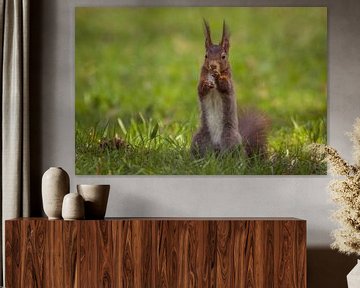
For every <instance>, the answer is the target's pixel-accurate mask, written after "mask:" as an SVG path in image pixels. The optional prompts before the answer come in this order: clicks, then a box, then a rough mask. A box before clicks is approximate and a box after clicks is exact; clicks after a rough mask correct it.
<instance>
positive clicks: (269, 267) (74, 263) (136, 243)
mask: <svg viewBox="0 0 360 288" xmlns="http://www.w3.org/2000/svg"><path fill="white" fill-rule="evenodd" d="M5 238H6V239H5V244H6V253H5V254H6V268H5V269H6V273H5V275H6V276H5V277H6V287H7V288H11V287H16V288H19V287H26V288H29V287H46V288H51V287H52V288H57V287H59V288H63V287H85V288H92V287H94V288H99V287H134V288H142V287H156V288H158V287H170V288H175V287H181V288H184V287H226V288H230V287H236V288H238V287H240V288H251V287H254V288H262V287H266V288H267V287H274V288H280V287H284V288H299V287H306V221H304V220H299V219H295V218H115V219H106V220H81V221H63V220H50V221H49V220H47V219H45V218H21V219H14V220H8V221H6V223H5Z"/></svg>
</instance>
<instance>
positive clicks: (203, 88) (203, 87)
mask: <svg viewBox="0 0 360 288" xmlns="http://www.w3.org/2000/svg"><path fill="white" fill-rule="evenodd" d="M213 88H215V83H214V82H212V81H207V80H204V81H202V82H201V83H200V85H199V96H200V97H204V96H205V95H206V94H207V93H209V91H210V90H211V89H213Z"/></svg>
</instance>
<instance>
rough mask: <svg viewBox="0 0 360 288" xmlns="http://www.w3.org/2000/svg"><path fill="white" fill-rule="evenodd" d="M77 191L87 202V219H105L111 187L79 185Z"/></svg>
mask: <svg viewBox="0 0 360 288" xmlns="http://www.w3.org/2000/svg"><path fill="white" fill-rule="evenodd" d="M77 191H78V192H79V194H80V195H81V196H82V197H83V199H84V201H85V219H104V217H105V213H106V206H107V202H108V198H109V192H110V185H97V184H96V185H92V184H90V185H89V184H81V185H77Z"/></svg>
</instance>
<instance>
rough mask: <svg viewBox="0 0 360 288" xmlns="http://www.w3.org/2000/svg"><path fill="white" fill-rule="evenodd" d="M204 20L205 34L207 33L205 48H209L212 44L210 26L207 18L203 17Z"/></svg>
mask: <svg viewBox="0 0 360 288" xmlns="http://www.w3.org/2000/svg"><path fill="white" fill-rule="evenodd" d="M203 21H204V34H205V48H206V49H207V48H209V47H210V46H211V45H212V41H211V33H210V26H209V23H208V22H207V21H206V20H205V19H203Z"/></svg>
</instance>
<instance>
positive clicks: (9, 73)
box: [0, 0, 30, 283]
mask: <svg viewBox="0 0 360 288" xmlns="http://www.w3.org/2000/svg"><path fill="white" fill-rule="evenodd" d="M0 3H1V4H0V5H1V6H0V9H1V11H0V14H1V15H0V29H1V35H0V40H1V43H0V44H1V45H0V52H1V55H0V60H1V65H2V67H1V72H0V73H1V136H2V141H1V150H2V151H1V162H2V163H1V164H2V165H1V166H2V168H1V186H2V187H1V201H2V213H1V217H2V218H1V220H2V221H1V222H2V237H1V239H2V248H3V249H2V255H1V256H2V259H1V260H2V261H1V263H2V269H1V271H4V266H5V265H4V263H5V254H4V253H5V249H4V247H5V243H4V223H5V222H4V221H5V220H6V219H12V218H16V217H27V216H29V193H30V192H29V186H30V185H29V175H30V171H29V94H28V84H29V83H28V52H29V51H28V42H29V34H28V31H29V1H28V0H0ZM2 274H3V275H2V276H4V275H5V274H4V272H3V273H2ZM4 278H5V277H2V279H1V283H2V282H3V280H4Z"/></svg>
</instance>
